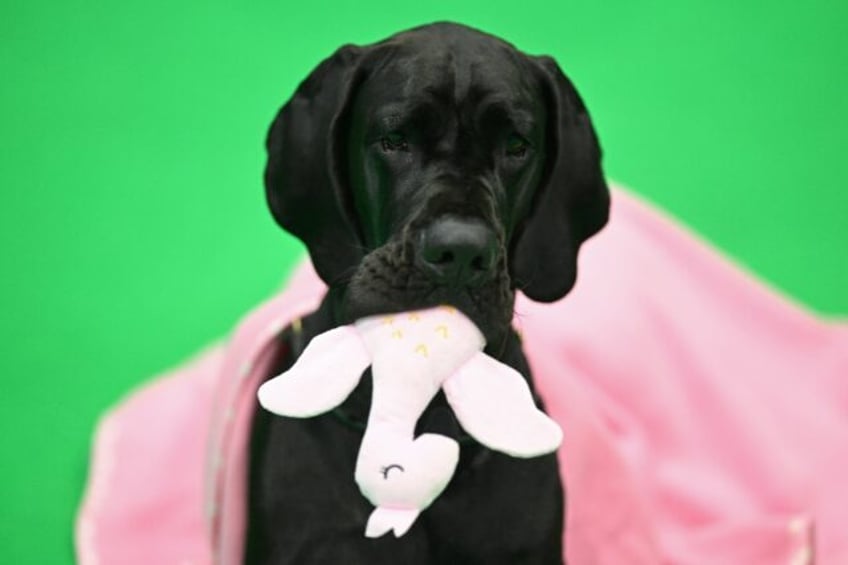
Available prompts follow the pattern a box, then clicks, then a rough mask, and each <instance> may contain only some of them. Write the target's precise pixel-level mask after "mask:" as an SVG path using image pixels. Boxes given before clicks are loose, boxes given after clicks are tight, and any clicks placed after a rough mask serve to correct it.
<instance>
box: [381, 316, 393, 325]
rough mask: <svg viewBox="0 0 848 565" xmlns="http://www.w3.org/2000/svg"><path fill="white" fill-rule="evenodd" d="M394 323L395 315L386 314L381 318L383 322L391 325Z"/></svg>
mask: <svg viewBox="0 0 848 565" xmlns="http://www.w3.org/2000/svg"><path fill="white" fill-rule="evenodd" d="M394 323H395V317H394V316H386V317H385V318H383V324H386V325H389V326H391V325H392V324H394Z"/></svg>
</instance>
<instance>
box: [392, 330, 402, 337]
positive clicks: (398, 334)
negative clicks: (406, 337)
mask: <svg viewBox="0 0 848 565" xmlns="http://www.w3.org/2000/svg"><path fill="white" fill-rule="evenodd" d="M392 337H393V338H395V339H403V332H402V331H400V330H395V331H393V332H392Z"/></svg>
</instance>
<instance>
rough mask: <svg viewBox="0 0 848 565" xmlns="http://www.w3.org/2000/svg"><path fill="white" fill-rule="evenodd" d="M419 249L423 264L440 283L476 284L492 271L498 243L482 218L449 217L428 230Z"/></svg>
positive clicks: (433, 224) (434, 223)
mask: <svg viewBox="0 0 848 565" xmlns="http://www.w3.org/2000/svg"><path fill="white" fill-rule="evenodd" d="M418 251H419V257H420V260H421V264H422V266H423V267H424V269H425V270H426V271H427V272H428V273H429V274H430V276H431V277H433V278H434V279H435V280H437V281H438V282H440V283H445V284H451V285H453V286H473V285H475V284H480V283H482V282H483V281H484V280H486V278H487V275H489V274H490V273H491V272H492V269H493V268H494V266H495V259H496V256H497V251H498V243H497V238H496V237H495V233H494V231H493V230H492V229H491V228H490V227H488V226H487V225H486V224H484V223H483V222H482V221H481V220H477V219H472V218H458V217H454V216H448V217H445V218H441V219H438V220H436V221H435V222H433V223H431V224H430V225H429V226H428V227H427V228H426V229H424V231H423V232H422V234H421V243H420V247H419V250H418Z"/></svg>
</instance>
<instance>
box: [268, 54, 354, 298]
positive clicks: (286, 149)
mask: <svg viewBox="0 0 848 565" xmlns="http://www.w3.org/2000/svg"><path fill="white" fill-rule="evenodd" d="M366 51H367V48H360V47H356V46H352V45H346V46H344V47H341V48H340V49H339V50H338V51H336V52H335V53H334V54H333V55H332V56H331V57H329V58H327V59H326V60H324V61H323V62H322V63H321V64H320V65H318V67H317V68H316V69H315V70H313V71H312V73H311V74H310V75H309V76H308V77H307V78H306V80H304V81H303V82H302V83H301V84H300V86H299V87H298V88H297V91H295V93H294V95H293V96H292V97H291V99H290V100H289V101H288V102H287V103H286V104H285V106H283V107H282V109H280V111H279V113H278V114H277V117H276V118H275V119H274V122H273V123H272V124H271V129H270V131H269V132H268V138H267V141H266V148H267V151H268V162H267V165H266V167H265V194H266V197H267V200H268V206H269V207H270V209H271V213H272V214H273V216H274V219H275V220H276V221H277V223H278V224H279V225H280V226H282V227H283V228H284V229H286V230H287V231H289V232H290V233H292V234H293V235H295V236H297V237H298V238H299V239H300V240H301V241H303V243H304V244H306V247H307V248H308V249H309V254H310V256H311V257H312V262H313V264H314V265H315V269H316V271H317V272H318V274H319V275H320V276H321V278H322V279H323V280H324V282H326V283H327V284H328V285H333V284H336V283H341V282H344V280H345V278H346V277H347V276H349V275H350V273H351V272H352V270H353V268H354V267H355V266H356V265H357V264H358V263H359V260H360V259H361V257H362V252H361V248H362V246H361V245H360V244H359V241H360V237H359V230H358V228H357V226H356V223H355V220H354V218H355V215H354V213H353V206H352V204H351V197H350V192H349V190H348V189H347V186H346V178H345V170H344V158H343V156H344V151H345V150H344V143H345V137H346V132H347V127H346V126H347V117H346V112H345V110H346V108H347V107H348V104H349V102H350V101H351V99H352V97H353V94H354V92H355V90H356V88H357V86H358V84H359V83H360V82H361V80H362V73H361V72H360V67H361V65H360V63H361V61H362V58H363V54H364V53H365V52H366Z"/></svg>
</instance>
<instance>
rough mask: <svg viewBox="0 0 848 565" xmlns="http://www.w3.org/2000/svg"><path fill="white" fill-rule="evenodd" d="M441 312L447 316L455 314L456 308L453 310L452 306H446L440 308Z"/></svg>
mask: <svg viewBox="0 0 848 565" xmlns="http://www.w3.org/2000/svg"><path fill="white" fill-rule="evenodd" d="M442 310H444V311H445V312H447V313H448V314H456V308H454V307H453V306H448V305H447V304H445V305H444V306H442Z"/></svg>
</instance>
